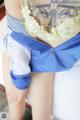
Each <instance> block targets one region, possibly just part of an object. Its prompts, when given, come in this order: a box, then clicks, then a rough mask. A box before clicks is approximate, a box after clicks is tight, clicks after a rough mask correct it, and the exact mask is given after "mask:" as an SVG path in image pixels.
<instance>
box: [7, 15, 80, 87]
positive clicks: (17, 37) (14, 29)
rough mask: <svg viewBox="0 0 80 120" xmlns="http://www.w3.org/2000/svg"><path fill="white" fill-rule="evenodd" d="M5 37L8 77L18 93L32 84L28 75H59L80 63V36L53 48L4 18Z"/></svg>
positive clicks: (20, 24)
mask: <svg viewBox="0 0 80 120" xmlns="http://www.w3.org/2000/svg"><path fill="white" fill-rule="evenodd" d="M7 21H9V22H8V23H7V24H8V30H9V31H8V34H7V36H6V37H5V43H6V48H7V51H8V53H9V55H10V57H11V63H10V64H11V67H10V76H11V79H12V81H13V83H14V84H15V86H16V87H17V88H19V89H25V88H27V87H28V86H29V85H30V83H31V72H59V71H64V70H68V69H70V68H72V67H73V65H74V63H75V62H76V61H77V60H78V59H80V54H79V51H80V33H78V34H77V35H76V36H74V37H72V38H71V39H69V40H68V41H67V42H65V43H63V44H61V45H59V46H58V47H55V48H52V47H51V46H49V45H47V44H46V43H43V42H41V41H38V40H37V39H35V38H32V37H31V36H29V34H27V33H26V32H25V28H24V25H23V23H22V22H20V21H19V20H17V19H15V18H14V17H12V16H7Z"/></svg>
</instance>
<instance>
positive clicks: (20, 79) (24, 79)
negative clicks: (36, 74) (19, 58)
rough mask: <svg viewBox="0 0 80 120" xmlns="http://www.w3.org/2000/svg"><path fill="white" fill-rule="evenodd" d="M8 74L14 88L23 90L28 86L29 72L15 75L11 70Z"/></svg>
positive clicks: (29, 80)
mask: <svg viewBox="0 0 80 120" xmlns="http://www.w3.org/2000/svg"><path fill="white" fill-rule="evenodd" d="M10 76H11V79H12V82H13V84H14V85H15V86H16V88H18V89H21V90H24V89H26V88H28V87H29V86H30V83H31V74H30V73H29V74H25V75H15V74H14V73H13V71H11V72H10Z"/></svg>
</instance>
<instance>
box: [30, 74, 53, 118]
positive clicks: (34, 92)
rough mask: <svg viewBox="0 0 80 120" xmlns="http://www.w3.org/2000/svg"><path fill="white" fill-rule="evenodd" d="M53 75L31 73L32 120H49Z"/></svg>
mask: <svg viewBox="0 0 80 120" xmlns="http://www.w3.org/2000/svg"><path fill="white" fill-rule="evenodd" d="M53 76H54V73H32V83H31V87H30V92H31V104H32V114H33V120H50V116H51V104H52V86H53Z"/></svg>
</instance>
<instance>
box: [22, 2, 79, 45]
mask: <svg viewBox="0 0 80 120" xmlns="http://www.w3.org/2000/svg"><path fill="white" fill-rule="evenodd" d="M27 3H28V2H26V4H25V5H24V6H23V7H22V14H23V17H24V19H25V29H26V31H27V32H28V33H29V34H30V35H31V36H32V37H36V38H39V40H41V41H44V42H46V43H48V44H50V45H51V46H52V47H56V46H58V45H60V44H62V43H64V42H65V41H67V40H68V39H70V38H71V37H73V36H75V35H76V34H77V33H79V32H80V14H77V15H75V16H72V17H67V18H64V21H62V22H60V23H59V24H58V25H57V26H56V27H52V28H51V30H50V31H49V32H48V31H47V30H45V28H44V26H43V25H40V24H39V23H38V22H37V20H36V19H35V18H34V17H33V16H31V10H30V9H29V6H28V4H27Z"/></svg>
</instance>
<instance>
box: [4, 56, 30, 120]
mask: <svg viewBox="0 0 80 120" xmlns="http://www.w3.org/2000/svg"><path fill="white" fill-rule="evenodd" d="M3 63H4V64H3V73H4V79H5V88H6V94H7V99H8V104H9V120H22V117H23V114H24V110H25V101H24V100H25V97H26V96H27V94H28V89H25V90H19V89H17V88H16V87H15V86H14V85H13V84H12V81H11V80H10V77H9V57H8V56H7V54H4V55H3Z"/></svg>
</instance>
